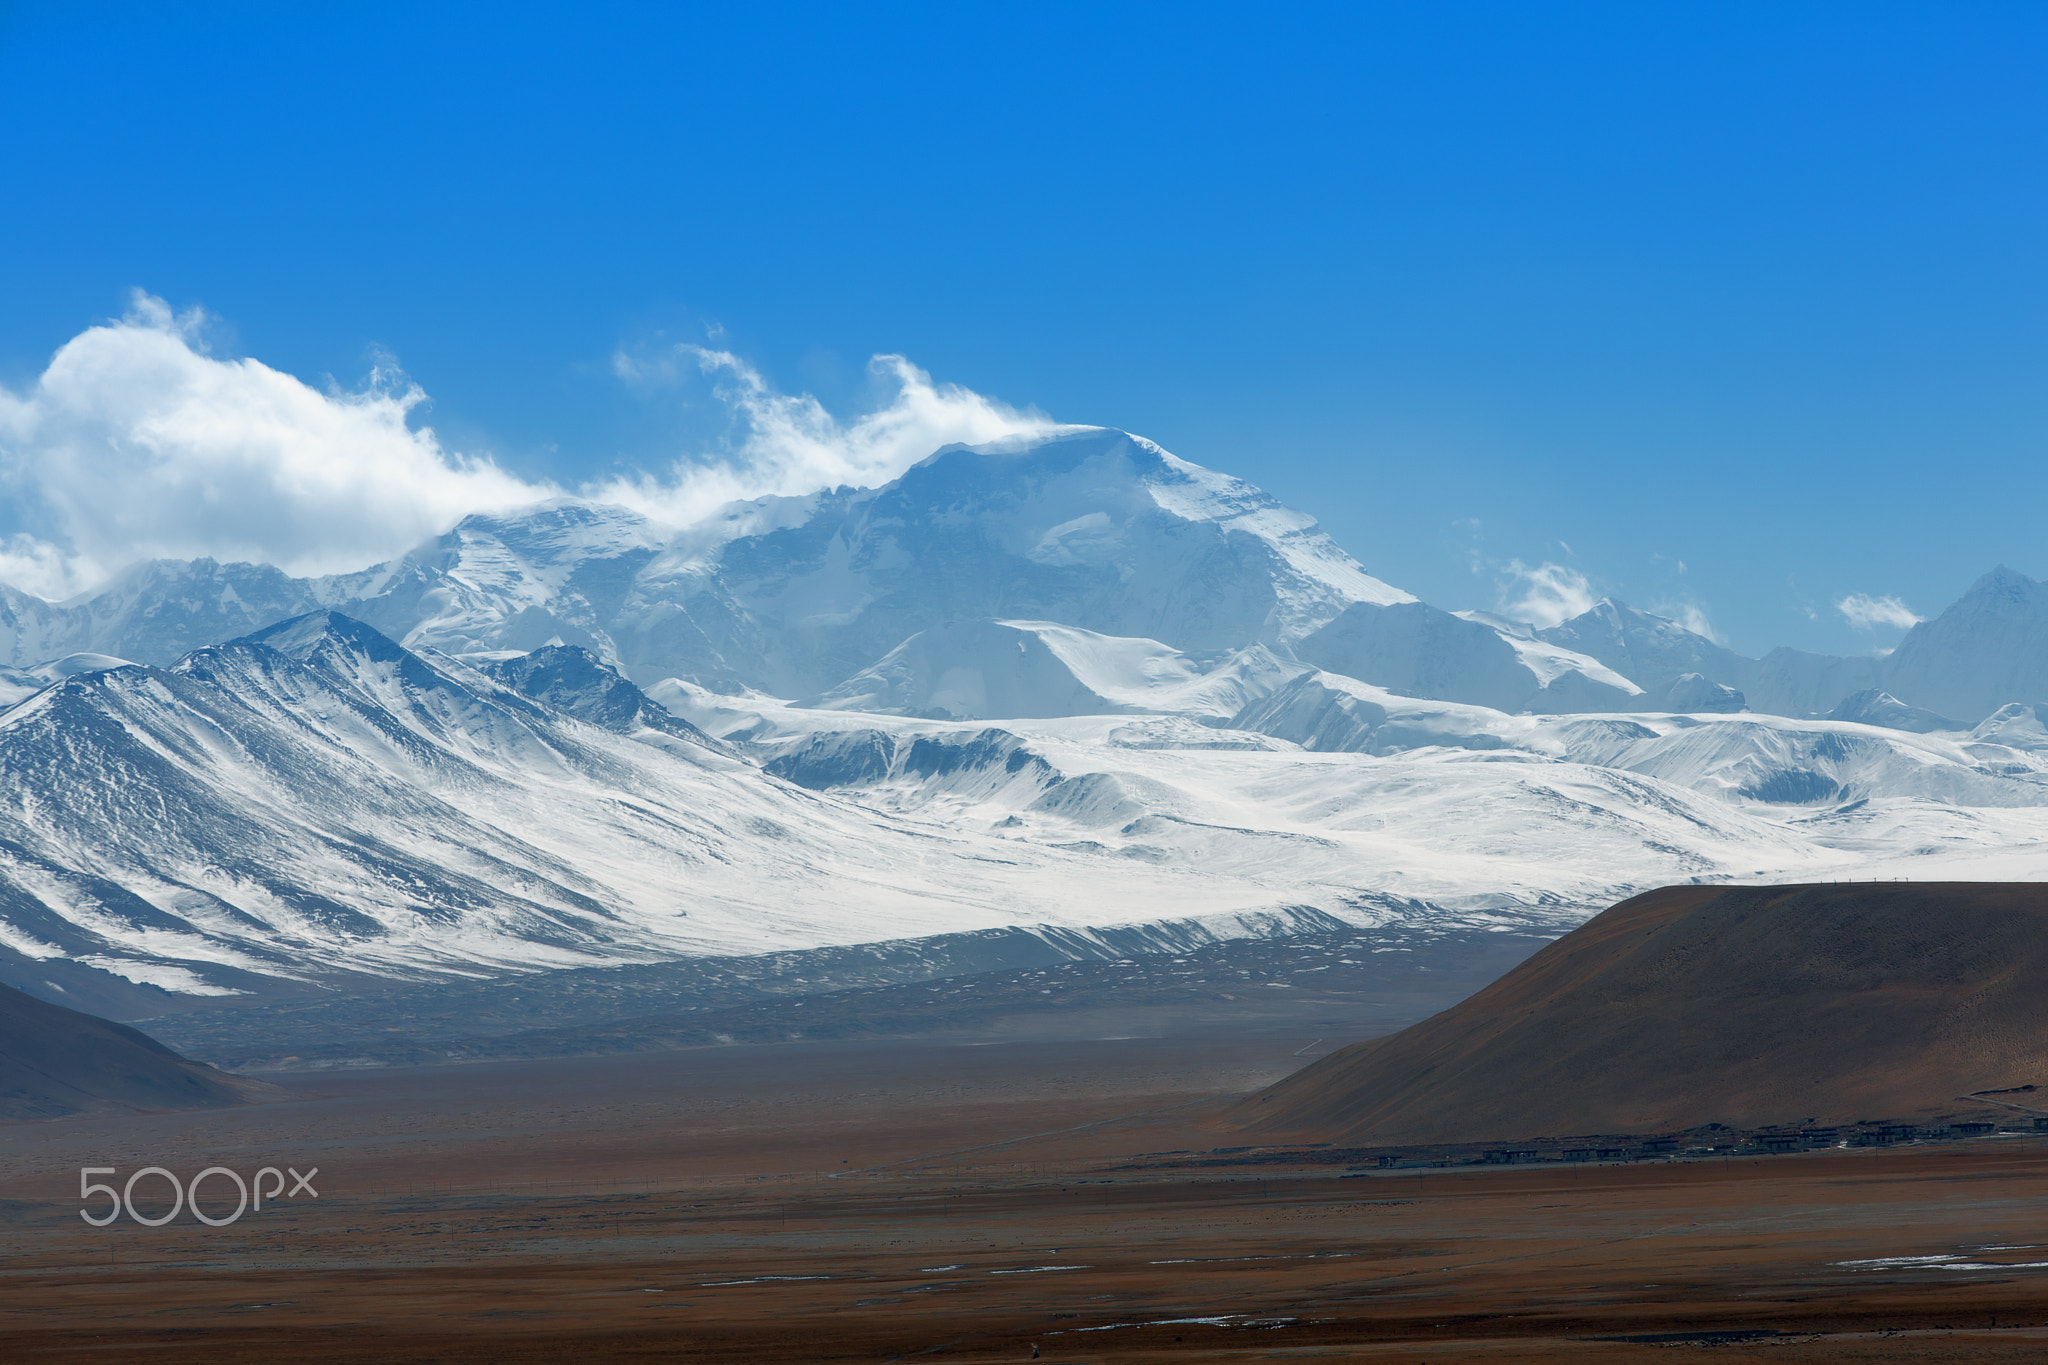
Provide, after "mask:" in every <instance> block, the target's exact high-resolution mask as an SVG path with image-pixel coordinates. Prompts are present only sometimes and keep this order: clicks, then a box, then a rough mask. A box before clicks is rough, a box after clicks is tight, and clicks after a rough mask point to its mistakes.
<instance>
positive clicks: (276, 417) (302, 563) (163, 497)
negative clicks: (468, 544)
mask: <svg viewBox="0 0 2048 1365" xmlns="http://www.w3.org/2000/svg"><path fill="white" fill-rule="evenodd" d="M204 321H205V319H204V318H203V316H201V315H199V314H197V313H188V314H184V315H180V316H173V315H172V313H171V310H170V309H169V308H168V307H167V306H165V305H164V303H163V302H162V301H161V300H158V299H153V298H150V297H148V296H147V295H142V294H138V295H137V296H136V298H135V302H134V305H133V306H132V307H131V309H130V310H129V312H128V314H127V316H125V317H123V318H122V319H121V320H120V321H118V322H111V323H107V324H105V325H102V326H98V327H92V328H88V329H87V330H86V331H84V332H82V333H80V334H79V335H78V336H76V337H73V338H72V339H71V340H70V341H69V342H67V343H65V345H64V346H63V348H62V349H60V350H59V351H58V352H57V354H56V355H55V356H54V357H52V359H51V361H50V364H49V367H48V368H47V369H45V370H44V371H43V373H42V375H41V377H40V378H38V379H37V381H36V383H35V384H34V386H33V387H31V388H30V389H29V390H28V391H27V392H25V393H23V394H19V395H16V394H13V393H9V392H7V391H5V390H0V481H4V485H5V487H6V488H7V490H8V491H9V493H10V494H12V495H13V496H14V497H15V498H16V499H17V500H18V503H17V506H18V507H19V508H20V509H21V510H22V511H23V512H24V513H25V515H26V517H27V518H28V519H29V520H32V521H35V522H38V523H40V525H38V526H37V529H38V530H39V531H40V532H41V533H42V534H41V535H40V536H30V535H26V534H23V535H17V536H15V537H14V538H13V539H12V540H11V541H9V542H8V543H7V544H6V545H5V546H4V547H0V578H4V579H5V581H8V582H11V583H13V584H15V585H16V586H18V587H22V588H24V589H27V590H29V591H32V592H39V593H44V594H47V595H53V596H61V595H63V594H65V593H68V592H71V591H76V590H78V589H79V588H81V587H84V586H88V585H90V584H91V583H93V582H95V581H97V580H99V579H100V578H103V577H104V576H105V575H106V574H108V573H109V572H111V571H113V570H115V569H118V568H120V567H122V566H123V565H125V564H128V563H132V562H133V561H135V560H138V559H146V558H152V557H159V556H161V557H166V558H196V557H200V556H205V555H211V556H213V557H215V558H218V559H226V560H255V561H258V562H263V563H269V564H275V565H277V566H279V567H280V568H283V569H285V570H287V571H289V572H293V573H325V572H333V571H337V570H343V569H355V568H361V567H363V566H364V565H366V564H368V563H371V562H373V561H375V560H377V559H381V558H385V557H388V556H390V555H392V554H396V553H399V552H401V551H403V550H405V549H407V548H409V547H411V546H412V545H414V544H417V543H418V542H419V541H420V540H422V539H425V538H426V537H428V536H431V535H434V534H437V533H438V532H440V531H443V530H445V529H447V527H448V526H449V525H450V524H451V523H452V522H453V521H454V520H456V519H457V518H458V517H460V516H461V515H462V514H464V513H466V512H472V511H483V510H494V509H503V508H506V507H512V506H518V505H521V504H525V503H531V502H534V501H536V500H539V499H541V498H544V497H547V496H549V495H550V494H551V493H552V492H553V491H554V490H552V489H549V488H545V487H541V486H537V485H534V484H530V483H527V482H525V481H524V480H521V479H519V478H516V477H514V476H513V475H511V474H508V473H506V472H505V471H504V470H502V469H499V468H498V467H497V466H496V465H495V464H493V463H492V462H491V461H490V460H489V459H487V458H475V457H470V456H464V455H459V454H455V453H453V452H451V451H448V450H445V449H443V448H442V446H441V444H440V442H439V441H438V440H437V439H436V438H435V436H434V433H433V430H432V429H431V428H427V427H419V428H414V427H412V426H410V425H409V424H408V417H409V415H410V414H411V413H412V411H413V410H414V409H415V408H416V407H417V406H418V405H419V404H420V402H421V401H422V399H423V397H424V395H422V394H421V392H420V391H419V389H418V388H417V387H414V386H412V385H411V384H409V383H407V382H405V381H404V379H403V378H402V376H399V375H396V374H395V373H393V372H391V371H389V370H381V369H380V370H379V371H377V372H376V373H373V375H372V376H371V380H370V382H369V383H368V384H367V385H366V386H365V387H364V388H363V389H361V390H359V391H357V392H354V393H321V392H319V391H318V390H316V389H313V388H311V387H309V386H308V385H306V384H304V383H303V382H301V381H300V380H298V379H295V378H293V377H292V376H291V375H288V374H284V373H282V372H280V371H277V370H273V369H271V368H270V367H269V366H267V365H264V364H262V363H260V362H258V361H255V360H218V359H215V358H214V357H212V356H210V355H208V354H207V353H206V350H205V346H204V343H203V342H202V341H201V340H200V337H199V331H200V328H201V326H202V325H203V323H204Z"/></svg>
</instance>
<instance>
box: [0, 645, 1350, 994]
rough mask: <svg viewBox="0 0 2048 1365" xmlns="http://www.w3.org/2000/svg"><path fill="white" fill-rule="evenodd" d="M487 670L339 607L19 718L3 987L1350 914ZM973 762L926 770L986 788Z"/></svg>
mask: <svg viewBox="0 0 2048 1365" xmlns="http://www.w3.org/2000/svg"><path fill="white" fill-rule="evenodd" d="M494 672H495V674H496V676H491V675H487V674H486V673H484V672H482V671H479V670H477V669H474V668H471V667H469V666H467V665H464V664H461V663H459V662H457V661H454V660H452V659H449V658H447V657H446V656H431V655H421V654H416V653H414V652H411V651H408V650H405V649H403V648H401V647H400V646H398V645H396V644H394V643H393V642H391V641H390V640H388V639H387V638H385V637H384V636H382V635H380V634H378V633H377V632H376V631H374V630H372V629H371V628H369V627H368V626H366V625H364V624H362V623H361V622H357V621H354V620H352V619H350V618H347V617H344V616H341V615H338V614H335V613H331V612H324V611H323V612H316V613H313V614H310V615H307V616H303V617H299V618H295V619H293V620H290V621H287V622H284V623H281V624H279V625H277V626H272V627H269V628H267V629H265V630H263V631H260V632H257V633H256V634H255V635H252V636H249V637H246V638H244V639H241V640H238V641H234V642H232V643H230V644H227V645H223V646H218V647H213V648H208V649H203V650H199V651H196V652H194V653H193V654H191V655H189V656H187V657H186V658H184V659H183V660H180V661H179V662H178V663H177V664H175V665H174V666H172V667H171V668H168V669H163V668H154V667H149V666H145V665H132V664H131V665H123V666H119V667H115V668H110V669H105V670H100V671H92V672H85V673H80V674H76V675H74V676H71V677H68V678H65V679H63V680H61V681H58V682H55V683H53V684H51V685H50V686H48V687H46V688H45V689H44V690H42V691H41V692H39V693H37V694H36V695H35V696H33V697H31V698H30V699H28V700H27V701H24V702H21V703H19V704H17V705H16V706H14V707H13V708H12V709H10V710H9V711H7V712H6V713H5V714H4V715H0V963H4V964H7V974H8V976H9V977H10V978H14V977H18V978H22V979H24V980H27V981H28V982H29V983H30V984H42V983H53V984H54V985H56V986H57V987H58V988H59V989H62V988H63V984H64V980H65V975H64V973H65V972H66V971H67V970H69V971H75V970H77V969H78V968H80V967H83V968H91V969H97V970H99V971H101V972H106V973H112V974H114V975H116V976H119V977H122V978H125V979H127V980H130V981H134V982H138V983H148V984H153V985H156V986H159V987H162V988H164V989H168V990H174V991H184V992H188V993H198V994H218V993H222V992H233V991H239V990H260V989H263V988H265V983H266V981H271V980H275V979H283V980H311V979H321V980H331V979H333V978H336V977H337V976H340V977H347V976H349V975H351V974H363V973H367V974H371V975H377V976H401V977H418V976H421V975H431V974H435V973H444V974H445V973H449V972H456V973H462V972H470V973H474V972H476V971H480V970H498V969H506V968H533V967H546V966H563V965H572V964H588V963H592V962H604V961H649V960H657V959H660V958H664V957H673V956H680V955H688V954H701V953H736V952H738V953H744V952H756V951H763V950H768V949H776V948H788V947H812V946H819V945H826V944H840V943H856V942H868V941H874V940H877V939H898V938H915V937H918V936H921V935H930V934H938V933H956V932H960V931H962V930H968V929H979V928H988V927H998V926H1004V925H1012V924H1025V925H1056V926H1085V925H1089V924H1109V923H1146V922H1164V921H1176V922H1188V921H1190V920H1199V919H1201V918H1202V917H1205V916H1206V917H1209V920H1210V921H1211V923H1210V924H1209V926H1208V927H1207V928H1199V927H1198V928H1197V929H1191V930H1189V931H1188V932H1196V933H1201V934H1207V935H1209V936H1210V937H1214V936H1215V935H1218V934H1223V935H1227V934H1229V933H1231V932H1237V930H1235V929H1233V924H1234V922H1235V921H1234V917H1237V916H1242V915H1251V916H1254V917H1255V918H1258V920H1259V923H1261V924H1266V923H1272V922H1284V921H1285V919H1286V914H1287V909H1288V907H1289V906H1290V905H1295V906H1298V905H1303V904H1309V903H1314V902H1318V901H1326V902H1329V903H1330V904H1331V905H1332V906H1333V907H1334V908H1336V909H1339V910H1341V909H1342V908H1343V904H1344V902H1345V899H1346V898H1347V897H1352V896H1356V895H1358V894H1360V893H1361V892H1362V891H1363V890H1365V888H1361V887H1358V886H1357V885H1356V884H1355V883H1353V882H1351V881H1349V880H1345V879H1339V880H1335V881H1330V882H1328V883H1327V884H1325V883H1324V882H1323V878H1324V877H1325V876H1327V874H1328V873H1329V869H1328V868H1324V869H1320V870H1310V869H1304V870H1297V871H1295V872H1293V873H1285V872H1283V875H1281V876H1279V877H1277V878H1271V877H1266V876H1260V875H1248V874H1247V873H1246V872H1244V871H1242V870H1237V869H1230V868H1214V869H1207V870H1204V871H1201V872H1199V873H1198V872H1196V871H1194V870H1192V869H1187V868H1157V867H1150V866H1147V865H1144V864H1142V863H1137V862H1131V861H1126V860H1119V859H1114V858H1112V859H1102V858H1097V857H1093V856H1088V855H1086V854H1083V853H1076V852H1074V851H1073V850H1069V849H1062V848H1060V847H1057V846H1055V845H1051V844H1023V843H1018V842H1016V841H1008V840H1006V841H1002V842H993V841H991V840H990V839H989V838H988V837H987V836H986V835H985V834H983V833H981V832H979V831H965V830H958V829H953V828H949V827H945V826H942V825H937V824H934V823H933V822H931V821H928V820H915V819H906V818H903V817H901V816H897V815H890V814H886V813H879V812H877V811H875V810H873V809H869V808H867V807H863V806H861V805H859V804H857V803H852V802H847V801H842V800H838V799H832V798H821V797H819V796H818V795H816V794H814V793H812V792H810V791H807V790H805V789H804V788H802V787H801V786H797V785H792V784H791V783H789V782H786V781H783V780H781V779H780V778H778V777H776V776H774V775H772V774H771V773H768V772H764V771H763V770H762V769H761V768H760V767H758V766H756V765H755V764H754V763H752V762H749V761H747V760H745V759H743V758H741V757H738V756H735V755H734V754H733V752H732V751H731V749H730V747H729V746H728V745H726V744H724V743H721V742H719V741H717V740H714V739H710V738H708V737H706V736H704V735H702V734H701V733H700V732H698V731H697V730H696V729H695V728H694V727H692V726H690V725H688V724H687V723H686V722H684V721H681V720H679V719H677V718H675V717H672V716H670V715H668V714H667V713H666V712H664V711H662V710H660V708H657V707H654V706H653V705H652V704H651V703H649V702H647V701H646V699H645V697H644V696H642V695H641V694H640V693H639V692H638V690H637V689H636V688H634V687H633V686H632V684H631V683H629V682H627V681H625V680H624V679H623V678H621V677H619V676H618V675H616V674H614V673H611V672H610V671H609V670H606V669H604V668H602V667H601V666H598V665H597V664H596V662H595V660H594V659H593V658H592V656H590V655H588V654H586V653H583V652H581V651H577V650H574V649H570V648H559V647H557V648H551V649H544V650H542V651H540V652H538V654H537V655H536V656H528V657H527V658H525V659H521V660H517V661H512V662H510V663H501V664H499V665H497V666H496V667H495V670H494ZM501 680H502V681H501ZM542 699H545V700H542ZM967 738H968V737H966V736H939V737H936V738H934V739H933V740H932V741H931V744H930V746H929V748H930V750H931V752H932V753H934V754H936V755H937V756H938V757H937V759H935V760H934V761H935V762H939V763H940V764H941V766H950V767H951V768H952V769H953V770H955V771H961V770H964V769H968V768H972V767H974V766H975V765H976V764H977V763H978V762H979V761H980V755H979V752H978V751H976V750H973V749H972V747H971V746H966V747H963V745H965V741H966V739H967ZM1003 761H1006V760H1003ZM1269 870H1270V869H1269ZM1276 917H1277V919H1276Z"/></svg>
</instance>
